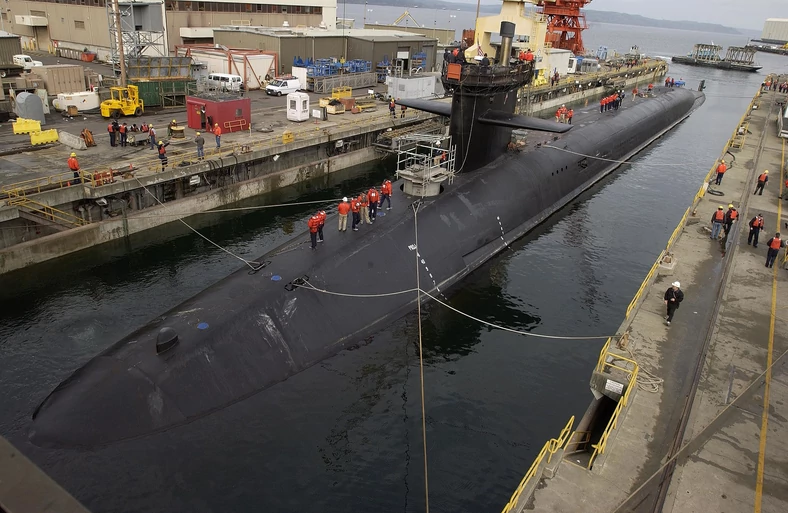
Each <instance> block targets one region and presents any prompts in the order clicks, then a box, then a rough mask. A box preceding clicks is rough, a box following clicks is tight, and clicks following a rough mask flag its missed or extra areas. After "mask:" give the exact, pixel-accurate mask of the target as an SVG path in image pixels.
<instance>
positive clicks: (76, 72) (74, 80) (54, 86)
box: [35, 64, 86, 96]
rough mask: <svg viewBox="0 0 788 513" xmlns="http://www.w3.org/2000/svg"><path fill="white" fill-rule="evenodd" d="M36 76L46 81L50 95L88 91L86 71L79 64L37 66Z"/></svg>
mask: <svg viewBox="0 0 788 513" xmlns="http://www.w3.org/2000/svg"><path fill="white" fill-rule="evenodd" d="M35 74H36V75H38V76H40V77H41V79H42V80H43V81H44V87H46V90H47V93H49V94H50V95H53V96H55V95H58V94H69V93H79V92H81V91H84V90H85V89H86V87H85V71H84V68H83V67H82V66H80V65H79V64H52V65H49V66H37V67H36V68H35Z"/></svg>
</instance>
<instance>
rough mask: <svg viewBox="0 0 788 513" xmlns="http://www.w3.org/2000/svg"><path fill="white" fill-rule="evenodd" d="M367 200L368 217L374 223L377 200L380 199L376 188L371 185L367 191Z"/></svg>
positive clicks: (376, 212) (376, 213) (376, 215)
mask: <svg viewBox="0 0 788 513" xmlns="http://www.w3.org/2000/svg"><path fill="white" fill-rule="evenodd" d="M367 200H369V218H370V219H371V220H372V222H373V223H374V222H375V218H377V217H378V200H380V194H379V193H378V190H377V189H375V188H374V187H371V188H370V189H369V192H367Z"/></svg>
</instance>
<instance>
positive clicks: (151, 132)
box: [148, 125, 156, 150]
mask: <svg viewBox="0 0 788 513" xmlns="http://www.w3.org/2000/svg"><path fill="white" fill-rule="evenodd" d="M148 140H150V149H152V150H155V149H156V130H154V129H153V125H148Z"/></svg>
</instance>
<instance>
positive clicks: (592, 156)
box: [542, 144, 687, 167]
mask: <svg viewBox="0 0 788 513" xmlns="http://www.w3.org/2000/svg"><path fill="white" fill-rule="evenodd" d="M542 148H551V149H553V150H558V151H563V152H565V153H571V154H572V155H579V156H580V157H586V158H589V159H595V160H604V161H605V162H614V163H616V164H629V165H630V166H631V165H634V164H635V162H629V161H628V160H615V159H606V158H604V157H595V156H594V155H586V154H585V153H578V152H576V151H572V150H567V149H566V148H559V147H558V146H551V145H549V144H546V145H543V146H542ZM686 165H687V164H686V163H683V164H663V163H653V164H652V163H649V166H660V167H679V166H684V167H686Z"/></svg>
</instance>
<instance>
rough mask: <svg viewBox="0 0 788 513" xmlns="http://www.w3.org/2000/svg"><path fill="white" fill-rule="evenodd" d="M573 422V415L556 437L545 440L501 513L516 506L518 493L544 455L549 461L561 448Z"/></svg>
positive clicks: (534, 471)
mask: <svg viewBox="0 0 788 513" xmlns="http://www.w3.org/2000/svg"><path fill="white" fill-rule="evenodd" d="M574 424H575V417H574V415H573V416H572V417H571V418H570V419H569V422H567V423H566V426H564V429H562V430H561V433H560V434H559V435H558V438H551V439H550V440H548V441H547V442H545V444H544V446H543V447H542V450H541V451H539V455H538V456H537V457H536V459H535V460H534V462H533V463H532V464H531V468H529V469H528V472H526V473H525V476H523V478H522V479H521V480H520V484H519V485H518V486H517V488H516V489H515V490H514V493H513V494H512V497H511V498H510V499H509V502H507V503H506V506H504V507H503V511H502V513H509V512H510V511H512V510H513V509H514V507H515V506H517V501H518V500H519V499H520V495H521V494H522V493H523V490H525V487H526V486H527V485H528V483H529V481H530V480H531V479H533V477H534V476H535V475H536V473H537V471H538V470H539V466H540V465H541V464H542V461H543V460H544V458H545V456H547V463H550V460H551V459H552V457H553V455H554V454H555V453H556V452H558V450H559V449H562V448H563V447H564V445H565V444H566V443H567V441H568V440H569V436H570V435H571V433H572V426H574Z"/></svg>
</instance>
